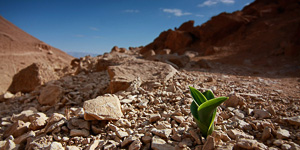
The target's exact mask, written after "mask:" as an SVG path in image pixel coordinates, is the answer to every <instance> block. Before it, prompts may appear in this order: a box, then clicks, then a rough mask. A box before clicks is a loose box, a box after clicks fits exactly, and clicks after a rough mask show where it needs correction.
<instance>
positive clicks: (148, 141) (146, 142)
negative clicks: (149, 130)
mask: <svg viewBox="0 0 300 150" xmlns="http://www.w3.org/2000/svg"><path fill="white" fill-rule="evenodd" d="M151 140H152V138H151V136H143V137H142V141H143V143H145V144H148V143H150V142H151Z"/></svg>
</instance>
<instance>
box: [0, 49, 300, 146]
mask: <svg viewBox="0 0 300 150" xmlns="http://www.w3.org/2000/svg"><path fill="white" fill-rule="evenodd" d="M138 51H139V48H135V49H131V50H126V49H118V48H114V49H113V50H112V52H111V53H109V54H104V55H102V56H98V57H84V58H81V59H77V60H73V61H72V67H69V68H66V69H65V70H64V71H65V72H68V73H66V75H65V76H64V77H63V78H60V79H58V80H53V81H50V82H48V83H46V84H44V85H41V86H38V87H36V88H35V89H34V90H33V91H32V92H29V93H26V94H24V93H20V92H19V93H16V94H11V93H9V92H7V93H5V94H4V95H3V97H2V99H1V105H0V107H1V108H0V110H1V111H0V117H1V125H0V127H1V128H0V135H1V140H2V141H0V147H1V149H67V150H77V149H87V150H92V149H131V150H133V149H155V150H163V149H197V150H198V149H203V150H209V149H222V150H224V149H273V150H275V149H286V150H287V149H294V150H297V149H300V146H299V145H300V142H299V141H300V117H299V116H300V108H299V107H300V93H299V91H300V79H299V78H297V77H288V76H275V75H273V76H266V74H264V72H265V70H263V71H262V72H260V73H254V74H253V70H251V69H249V70H250V71H249V70H247V69H245V68H243V67H237V66H226V65H225V64H220V63H212V62H209V63H208V62H207V61H205V60H202V59H201V58H200V57H199V58H197V57H195V56H194V55H192V54H189V55H185V56H171V55H165V56H163V55H160V56H159V58H161V57H167V58H165V59H161V60H164V62H159V61H153V60H155V59H153V58H151V60H145V59H141V55H140V54H139V52H138ZM183 57H189V59H188V61H185V59H182V58H183ZM157 59H158V58H157ZM169 60H170V61H169ZM180 64H184V66H185V67H179V66H178V65H180ZM175 68H176V69H175ZM38 76H40V78H42V77H43V74H38ZM19 86H22V85H19ZM188 86H193V87H195V88H197V89H199V90H200V91H205V90H207V89H210V90H212V91H213V92H214V93H215V95H216V96H228V97H229V99H228V100H227V101H226V102H225V103H224V104H222V105H221V106H220V107H219V108H218V111H217V112H218V116H217V117H216V120H215V131H214V132H213V133H212V135H211V136H208V138H207V139H204V138H203V137H201V136H200V131H199V129H198V128H197V125H196V123H195V122H194V120H193V117H192V115H191V112H190V104H191V102H192V98H191V95H190V93H189V89H188ZM24 88H26V87H24Z"/></svg>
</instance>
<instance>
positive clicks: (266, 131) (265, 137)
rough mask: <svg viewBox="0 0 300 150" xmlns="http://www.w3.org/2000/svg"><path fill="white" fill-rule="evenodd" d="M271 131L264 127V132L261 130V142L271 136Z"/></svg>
mask: <svg viewBox="0 0 300 150" xmlns="http://www.w3.org/2000/svg"><path fill="white" fill-rule="evenodd" d="M271 131H272V130H271V128H270V127H265V128H264V130H263V133H262V136H261V140H262V141H266V140H268V139H269V138H270V137H271V136H272V133H271Z"/></svg>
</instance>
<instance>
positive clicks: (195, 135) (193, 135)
mask: <svg viewBox="0 0 300 150" xmlns="http://www.w3.org/2000/svg"><path fill="white" fill-rule="evenodd" d="M189 133H190V134H191V136H192V137H193V138H194V139H195V141H196V143H197V144H201V140H200V137H199V135H198V133H197V132H196V131H195V130H190V131H189Z"/></svg>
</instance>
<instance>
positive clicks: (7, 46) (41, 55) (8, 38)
mask: <svg viewBox="0 0 300 150" xmlns="http://www.w3.org/2000/svg"><path fill="white" fill-rule="evenodd" d="M72 59H73V57H72V56H70V55H68V54H66V53H65V52H63V51H61V50H59V49H57V48H54V47H51V46H49V45H47V44H46V43H44V42H42V41H40V40H38V39H37V38H35V37H33V36H31V35H29V34H28V33H26V32H24V31H23V30H21V29H20V28H18V27H17V26H15V25H13V24H12V23H11V22H9V21H7V20H6V19H4V18H3V17H2V16H0V72H1V74H0V93H1V92H4V91H5V90H7V88H8V86H9V85H10V83H11V81H12V77H13V75H14V74H15V73H17V72H18V71H19V70H21V69H23V68H25V67H27V66H29V65H30V64H32V63H33V62H41V63H45V64H48V65H49V66H52V67H54V68H57V69H59V68H62V67H64V66H66V65H68V64H69V63H70V61H71V60H72Z"/></svg>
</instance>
